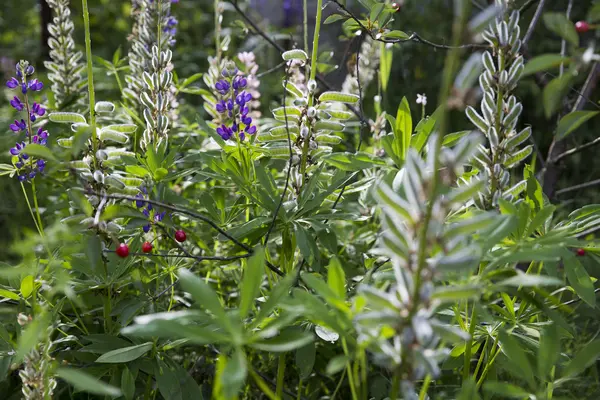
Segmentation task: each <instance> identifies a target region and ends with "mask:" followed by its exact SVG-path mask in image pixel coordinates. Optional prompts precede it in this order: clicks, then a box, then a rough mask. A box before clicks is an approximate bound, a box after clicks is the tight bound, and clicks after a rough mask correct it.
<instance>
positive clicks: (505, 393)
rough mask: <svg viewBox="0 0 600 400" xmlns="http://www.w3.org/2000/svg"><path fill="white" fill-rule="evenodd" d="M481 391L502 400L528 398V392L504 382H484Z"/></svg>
mask: <svg viewBox="0 0 600 400" xmlns="http://www.w3.org/2000/svg"><path fill="white" fill-rule="evenodd" d="M483 390H484V391H486V392H488V393H491V394H496V395H499V396H501V397H502V398H503V399H523V398H529V392H528V391H527V390H525V389H522V388H520V387H518V386H515V385H513V384H511V383H506V382H495V381H492V382H486V383H485V384H484V385H483Z"/></svg>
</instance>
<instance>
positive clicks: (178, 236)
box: [115, 229, 187, 258]
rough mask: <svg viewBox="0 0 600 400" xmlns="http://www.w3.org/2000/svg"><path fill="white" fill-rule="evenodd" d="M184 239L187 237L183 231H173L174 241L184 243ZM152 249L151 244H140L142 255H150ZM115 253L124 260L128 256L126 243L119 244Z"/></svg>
mask: <svg viewBox="0 0 600 400" xmlns="http://www.w3.org/2000/svg"><path fill="white" fill-rule="evenodd" d="M186 239H187V235H186V234H185V232H184V231H183V230H181V229H178V230H176V231H175V240H177V241H178V242H179V243H183V242H185V240H186ZM152 249H153V247H152V243H150V242H144V244H142V251H143V252H144V253H151V252H152ZM115 253H117V255H118V256H119V257H121V258H125V257H127V256H129V246H128V245H127V243H120V244H119V245H118V246H117V250H115Z"/></svg>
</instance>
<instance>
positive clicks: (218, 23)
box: [214, 0, 221, 67]
mask: <svg viewBox="0 0 600 400" xmlns="http://www.w3.org/2000/svg"><path fill="white" fill-rule="evenodd" d="M219 2H220V0H215V3H214V7H215V47H216V50H217V67H220V66H221V14H220V13H219Z"/></svg>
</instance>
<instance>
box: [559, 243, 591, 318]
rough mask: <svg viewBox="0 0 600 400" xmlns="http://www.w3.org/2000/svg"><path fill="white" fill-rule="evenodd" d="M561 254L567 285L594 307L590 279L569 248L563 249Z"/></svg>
mask: <svg viewBox="0 0 600 400" xmlns="http://www.w3.org/2000/svg"><path fill="white" fill-rule="evenodd" d="M563 255H564V266H565V271H566V273H567V279H568V280H569V285H571V287H572V288H573V290H575V293H577V295H578V296H579V297H580V298H581V299H582V300H583V301H585V302H586V303H587V304H589V305H590V306H592V307H595V306H596V293H595V292H594V284H593V283H592V279H591V278H590V276H589V275H588V273H587V271H586V270H585V268H584V267H583V265H581V263H580V262H579V260H578V259H577V257H575V256H574V255H573V253H571V252H570V251H569V250H564V251H563Z"/></svg>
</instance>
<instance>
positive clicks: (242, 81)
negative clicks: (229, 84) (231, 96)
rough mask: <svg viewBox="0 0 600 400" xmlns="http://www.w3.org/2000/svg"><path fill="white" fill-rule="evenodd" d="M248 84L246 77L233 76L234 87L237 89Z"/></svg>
mask: <svg viewBox="0 0 600 400" xmlns="http://www.w3.org/2000/svg"><path fill="white" fill-rule="evenodd" d="M247 84H248V81H247V80H246V78H244V77H243V76H241V75H238V76H236V77H235V78H233V88H234V89H235V90H238V89H243V88H245V87H246V85H247Z"/></svg>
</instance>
